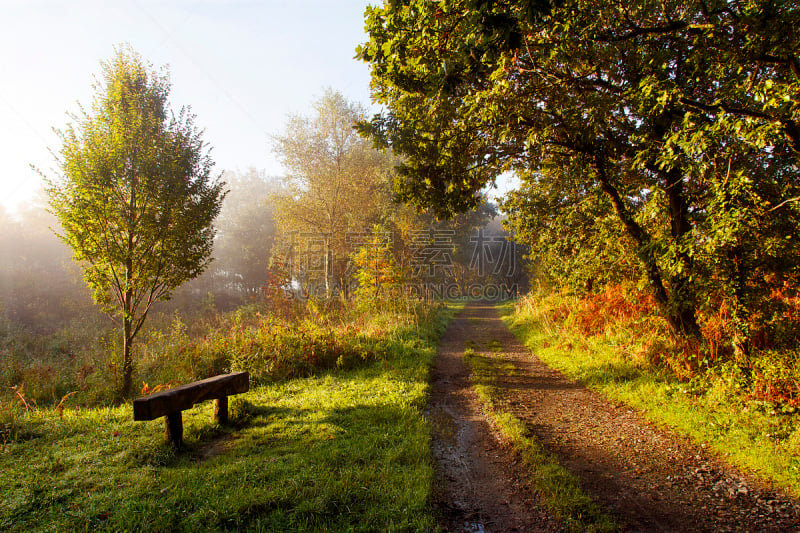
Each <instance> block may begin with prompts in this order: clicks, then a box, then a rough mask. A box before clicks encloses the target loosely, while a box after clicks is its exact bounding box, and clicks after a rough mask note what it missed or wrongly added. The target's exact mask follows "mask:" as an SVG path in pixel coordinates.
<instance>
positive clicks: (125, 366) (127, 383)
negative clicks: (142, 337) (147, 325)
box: [121, 295, 133, 398]
mask: <svg viewBox="0 0 800 533" xmlns="http://www.w3.org/2000/svg"><path fill="white" fill-rule="evenodd" d="M126 299H127V295H126ZM131 322H132V321H131V319H130V314H129V313H128V311H127V310H126V311H123V317H122V391H121V394H122V398H128V397H130V395H131V389H132V386H133V351H132V350H131V348H132V346H133V337H132V335H131V330H132V323H131Z"/></svg>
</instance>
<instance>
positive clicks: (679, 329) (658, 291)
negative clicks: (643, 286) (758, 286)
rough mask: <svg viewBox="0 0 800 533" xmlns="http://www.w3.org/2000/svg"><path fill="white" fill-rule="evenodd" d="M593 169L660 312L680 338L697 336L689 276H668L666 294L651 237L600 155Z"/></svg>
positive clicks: (698, 332)
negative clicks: (630, 241)
mask: <svg viewBox="0 0 800 533" xmlns="http://www.w3.org/2000/svg"><path fill="white" fill-rule="evenodd" d="M594 168H595V170H596V171H597V178H598V181H599V182H600V188H601V189H602V191H603V192H604V193H605V194H606V196H608V198H609V200H610V201H611V205H612V206H613V207H614V212H615V213H616V214H617V217H619V219H620V221H621V222H622V225H623V227H624V228H625V230H626V231H627V233H628V235H630V236H631V237H632V238H633V240H634V241H635V242H636V248H637V249H636V255H637V256H638V257H639V260H640V261H641V262H642V265H643V266H644V269H645V272H646V273H647V280H648V281H649V282H650V287H651V288H652V289H653V294H654V296H655V298H656V302H657V303H658V305H659V307H661V312H662V313H663V315H664V317H665V318H666V319H667V322H668V323H669V325H670V328H672V330H673V331H674V332H675V333H676V334H678V335H681V336H683V337H698V336H699V335H700V327H699V326H698V325H697V319H696V317H695V309H694V304H693V302H692V301H691V300H689V301H687V300H686V299H685V298H684V296H685V291H686V288H687V287H686V285H685V284H686V283H689V281H688V279H685V278H680V277H675V278H674V279H671V280H670V282H671V286H670V292H669V293H667V289H666V287H665V286H664V280H663V277H662V276H661V269H660V268H659V267H658V263H657V262H656V258H655V257H654V256H653V252H652V251H651V250H650V248H651V243H650V236H649V235H648V234H647V233H646V232H645V231H644V229H642V227H641V226H639V224H638V223H637V222H636V221H635V220H634V219H633V217H632V216H631V214H630V212H629V211H628V208H627V206H626V205H625V203H624V201H623V200H622V197H621V196H620V194H619V191H618V190H617V189H616V187H614V185H613V184H612V183H611V180H610V179H609V177H608V174H607V172H606V168H605V164H604V162H603V161H602V160H601V159H600V158H597V159H596V160H595V164H594Z"/></svg>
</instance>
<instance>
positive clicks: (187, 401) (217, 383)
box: [133, 372, 250, 420]
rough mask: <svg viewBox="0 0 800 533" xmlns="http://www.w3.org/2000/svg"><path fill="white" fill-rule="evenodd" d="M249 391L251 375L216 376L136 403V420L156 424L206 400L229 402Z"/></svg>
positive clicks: (168, 390) (134, 404) (159, 393)
mask: <svg viewBox="0 0 800 533" xmlns="http://www.w3.org/2000/svg"><path fill="white" fill-rule="evenodd" d="M248 390H250V379H249V376H248V374H247V372H234V373H233V374H225V375H222V376H214V377H212V378H208V379H204V380H201V381H195V382H193V383H187V384H186V385H180V386H178V387H175V388H174V389H167V390H164V391H161V392H156V393H153V394H148V395H147V396H142V397H141V398H136V399H135V400H133V419H134V420H155V419H156V418H159V417H161V416H166V415H169V414H171V413H175V412H180V411H184V410H186V409H189V408H190V407H192V406H193V405H195V404H197V403H200V402H202V401H205V400H215V399H220V398H227V397H228V396H230V395H233V394H239V393H242V392H247V391H248Z"/></svg>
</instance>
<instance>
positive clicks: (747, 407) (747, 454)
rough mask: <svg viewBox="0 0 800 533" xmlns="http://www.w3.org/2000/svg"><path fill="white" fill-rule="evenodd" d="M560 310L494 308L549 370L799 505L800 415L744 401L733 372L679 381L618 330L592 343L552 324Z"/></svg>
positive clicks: (546, 304)
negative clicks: (710, 453) (673, 432)
mask: <svg viewBox="0 0 800 533" xmlns="http://www.w3.org/2000/svg"><path fill="white" fill-rule="evenodd" d="M561 307H563V303H559V302H557V301H543V302H540V304H539V305H538V306H531V305H528V306H526V307H524V308H521V309H520V310H519V311H517V312H516V313H515V310H514V308H513V305H512V304H506V305H504V306H501V307H500V312H501V315H503V319H504V321H505V322H506V324H507V325H508V326H509V327H510V328H511V330H512V331H513V332H514V333H515V334H516V335H517V336H518V337H519V338H520V340H521V341H522V342H523V343H524V344H525V345H526V346H527V347H528V348H530V349H531V350H532V351H534V352H535V353H536V355H537V356H538V357H539V358H540V359H541V360H542V361H544V362H545V363H546V364H547V365H549V366H550V367H552V368H555V369H556V370H559V371H560V372H562V373H564V374H565V375H566V376H568V377H569V378H570V379H572V380H574V381H575V382H577V383H580V384H581V385H584V386H586V387H588V388H590V389H592V390H595V391H598V392H600V393H601V394H603V395H604V396H605V397H607V398H610V399H612V400H615V401H618V402H621V403H624V404H627V405H629V406H631V407H633V408H635V409H636V410H637V411H639V412H640V413H641V414H642V415H643V416H645V417H646V418H647V419H649V420H651V421H652V422H655V423H656V424H659V425H662V426H663V425H666V426H670V427H672V428H675V429H676V430H677V431H679V432H680V433H683V434H686V435H689V436H691V437H692V438H693V439H694V440H695V441H696V442H698V443H701V444H704V445H705V446H707V447H708V448H710V449H711V450H712V451H713V452H714V453H716V454H717V455H718V456H719V457H721V458H722V459H723V460H725V461H727V462H729V463H731V464H733V465H735V466H737V467H740V468H742V469H744V470H749V471H751V472H752V473H754V474H755V475H756V476H758V477H760V478H762V479H764V480H766V481H767V482H771V483H774V484H776V485H777V486H778V487H780V488H782V489H783V490H784V491H786V492H787V493H788V494H790V495H792V496H794V497H800V415H799V414H798V411H797V409H796V408H794V407H790V406H784V407H781V406H778V405H775V404H771V403H768V402H763V401H756V400H749V399H747V398H746V397H745V396H744V395H743V394H742V393H741V391H739V390H737V385H736V383H737V377H736V369H735V368H733V367H732V366H731V367H727V370H726V368H721V369H720V370H718V371H717V372H715V373H714V374H707V375H704V376H699V377H697V378H695V379H693V380H690V381H681V380H679V379H678V377H677V376H675V374H674V373H672V372H670V371H668V370H666V369H664V368H659V367H654V366H651V365H650V364H648V363H647V361H645V360H643V359H642V358H641V357H637V356H636V355H635V354H636V353H637V351H641V350H640V348H638V347H637V346H636V345H635V344H636V339H635V338H634V337H633V336H632V334H631V333H630V332H629V331H627V330H626V329H624V328H607V329H606V330H605V331H604V332H602V333H601V334H598V335H593V336H588V337H587V336H584V335H581V334H579V333H577V332H575V331H573V330H572V329H571V328H570V326H569V321H566V322H560V323H557V322H556V321H553V320H552V317H551V315H553V311H554V309H560V308H561Z"/></svg>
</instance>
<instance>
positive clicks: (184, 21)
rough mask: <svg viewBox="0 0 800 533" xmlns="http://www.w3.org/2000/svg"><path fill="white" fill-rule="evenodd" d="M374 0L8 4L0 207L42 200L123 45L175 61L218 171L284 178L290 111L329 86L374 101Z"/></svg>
mask: <svg viewBox="0 0 800 533" xmlns="http://www.w3.org/2000/svg"><path fill="white" fill-rule="evenodd" d="M368 3H370V2H369V1H368V0H364V1H361V0H291V1H282V0H264V1H246V0H241V1H240V0H195V1H192V0H162V1H157V0H105V1H89V0H71V1H55V0H0V13H2V21H3V25H2V26H3V31H2V32H0V203H2V204H3V205H4V206H6V208H9V209H13V207H14V206H15V205H16V204H17V203H19V202H26V201H30V200H31V198H32V197H33V196H34V194H35V191H36V190H37V189H38V188H40V186H41V183H40V178H39V176H38V174H36V173H35V172H34V171H32V170H31V169H30V167H29V165H30V164H34V165H36V166H37V167H39V168H41V169H42V170H43V171H45V173H47V174H49V175H52V174H53V171H52V170H51V169H52V168H53V167H54V160H53V157H52V156H51V155H50V153H49V152H48V148H53V149H57V148H58V146H59V143H58V139H57V137H56V136H55V134H54V133H53V132H52V128H54V127H55V128H63V127H64V126H65V125H66V124H67V122H68V121H69V117H68V116H67V114H66V113H67V112H68V111H69V112H76V111H77V110H78V102H80V103H81V104H83V105H84V106H86V107H89V106H90V104H91V99H92V95H93V94H94V93H93V90H92V87H91V86H92V82H93V76H95V75H99V73H100V61H102V60H107V59H109V58H110V57H111V56H112V54H113V47H114V45H116V44H119V43H122V42H128V43H130V44H131V45H132V46H133V48H134V49H135V50H136V51H138V52H139V53H140V54H141V55H142V56H144V57H145V59H147V60H149V61H150V62H151V63H152V64H153V65H154V66H156V67H160V66H162V65H169V69H170V73H171V81H172V95H171V102H172V104H173V109H174V110H175V111H176V112H177V111H178V109H179V108H180V106H183V105H189V106H191V107H192V111H193V112H194V113H195V114H196V115H197V118H196V123H197V125H198V126H200V127H202V128H204V129H205V130H206V132H205V136H204V138H205V140H206V141H207V142H208V143H209V144H210V145H211V146H212V147H213V151H212V156H213V158H214V160H215V161H216V163H217V165H216V167H215V170H216V171H222V170H226V169H231V170H236V169H240V170H245V169H247V168H248V167H250V166H254V167H256V168H263V169H265V170H266V171H267V173H268V174H271V175H280V174H282V173H283V171H282V169H281V167H280V165H279V163H278V161H277V160H276V158H275V156H274V154H272V151H271V145H270V142H269V138H268V135H269V134H276V133H280V132H281V131H282V130H283V128H284V125H285V123H286V118H287V115H289V114H291V113H301V114H305V113H308V112H309V108H310V104H311V102H313V100H315V99H316V98H318V97H319V96H321V95H322V93H323V91H324V90H325V88H326V87H331V88H333V89H335V90H339V91H341V92H342V93H343V94H344V95H345V96H346V97H348V98H349V99H350V100H354V101H358V102H361V103H363V104H365V105H368V104H369V103H370V99H369V71H368V68H367V66H366V65H365V64H363V63H361V62H359V61H356V60H355V59H353V56H354V55H355V51H354V49H355V47H356V46H357V45H358V44H359V43H361V42H363V41H365V40H366V36H365V35H364V32H363V28H364V21H363V13H364V10H365V8H366V6H367V4H368ZM372 3H375V2H374V1H373V2H372Z"/></svg>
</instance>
